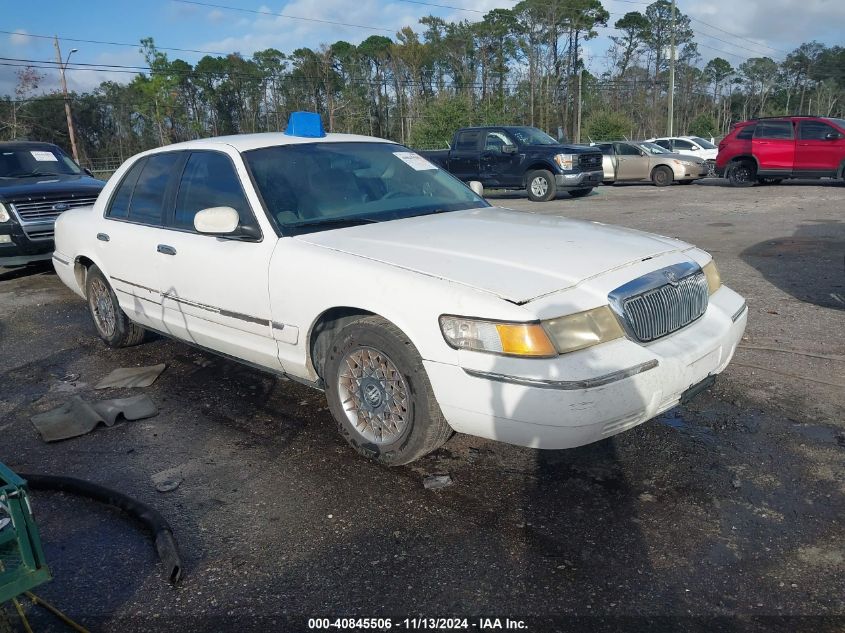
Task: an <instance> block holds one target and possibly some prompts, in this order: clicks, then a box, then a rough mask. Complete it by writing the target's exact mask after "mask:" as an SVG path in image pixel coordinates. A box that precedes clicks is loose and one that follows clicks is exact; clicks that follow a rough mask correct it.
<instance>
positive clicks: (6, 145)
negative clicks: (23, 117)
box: [0, 141, 58, 151]
mask: <svg viewBox="0 0 845 633" xmlns="http://www.w3.org/2000/svg"><path fill="white" fill-rule="evenodd" d="M57 147H58V146H57V145H54V144H53V143H45V142H43V141H3V142H0V150H6V151H11V150H16V149H18V150H21V149H22V150H33V149H56V148H57Z"/></svg>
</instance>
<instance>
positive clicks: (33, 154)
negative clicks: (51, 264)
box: [0, 141, 106, 266]
mask: <svg viewBox="0 0 845 633" xmlns="http://www.w3.org/2000/svg"><path fill="white" fill-rule="evenodd" d="M105 184H106V183H104V182H103V181H101V180H97V179H96V178H93V177H92V176H91V173H90V172H88V171H86V170H84V169H82V168H80V167H79V165H77V164H76V163H75V162H73V159H72V158H71V157H70V156H68V155H67V154H65V153H64V152H63V151H62V150H61V149H59V148H58V147H57V146H55V145H52V144H50V143H35V142H29V141H11V142H6V143H0V266H22V265H24V264H28V263H30V262H36V261H40V260H46V259H50V258H51V257H52V254H53V226H54V224H55V223H56V218H57V217H59V214H60V213H62V212H63V211H67V210H68V209H73V208H74V207H84V206H91V205H93V204H94V202H95V201H96V200H97V196H98V195H99V194H100V191H101V190H102V188H103V187H104V186H105Z"/></svg>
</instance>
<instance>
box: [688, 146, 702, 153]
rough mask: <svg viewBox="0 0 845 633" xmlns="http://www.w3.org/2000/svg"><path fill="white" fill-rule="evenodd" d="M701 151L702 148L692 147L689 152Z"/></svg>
mask: <svg viewBox="0 0 845 633" xmlns="http://www.w3.org/2000/svg"><path fill="white" fill-rule="evenodd" d="M700 149H701V148H700V147H690V148H689V151H691V152H697V151H698V150H700Z"/></svg>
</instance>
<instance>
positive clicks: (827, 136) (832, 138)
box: [824, 132, 842, 141]
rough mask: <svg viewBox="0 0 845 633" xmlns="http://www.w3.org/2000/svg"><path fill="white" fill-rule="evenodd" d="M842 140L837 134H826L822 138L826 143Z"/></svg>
mask: <svg viewBox="0 0 845 633" xmlns="http://www.w3.org/2000/svg"><path fill="white" fill-rule="evenodd" d="M841 138H842V135H841V134H840V133H839V132H828V133H827V134H825V136H824V140H826V141H838V140H839V139H841Z"/></svg>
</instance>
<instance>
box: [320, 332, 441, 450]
mask: <svg viewBox="0 0 845 633" xmlns="http://www.w3.org/2000/svg"><path fill="white" fill-rule="evenodd" d="M363 349H367V350H375V351H376V352H378V353H380V354H382V355H384V356H386V357H387V358H388V359H389V360H390V361H391V362H392V363H393V365H394V366H395V368H396V369H397V371H398V373H399V374H400V375H401V377H402V378H403V379H404V382H405V385H406V386H407V389H406V393H407V399H406V403H407V410H406V414H405V417H406V422H405V427H404V429H403V430H402V431H401V432H400V433H398V434H397V436H396V438H395V439H392V440H390V441H385V442H376V441H373V439H372V438H367V437H365V435H364V434H363V433H362V431H361V430H359V429H358V428H357V427H356V426H355V424H353V422H352V421H351V420H350V419H349V417H348V416H347V412H346V410H345V408H344V404H343V403H342V402H341V399H342V396H341V393H340V390H341V389H342V388H343V387H341V385H340V376H341V372H342V370H344V368H345V367H346V366H347V362H346V360H347V358H348V357H350V356H352V355H354V354H356V352H360V351H361V350H363ZM324 366H325V371H324V372H323V373H324V374H325V375H324V377H323V380H324V382H325V384H326V398H327V399H328V403H329V410H330V411H331V412H332V415H333V416H334V418H335V420H336V421H337V423H338V429H339V430H340V434H341V435H342V436H343V437H344V439H345V440H346V441H347V442H348V443H349V444H350V446H352V448H354V449H355V450H356V451H358V452H359V453H360V454H361V455H363V456H364V457H367V458H370V459H373V460H375V461H378V462H379V463H382V464H385V465H387V466H399V465H402V464H408V463H410V462H412V461H414V460H417V459H419V458H420V457H423V456H424V455H427V454H428V453H430V452H432V451H434V450H436V449H438V448H439V447H441V446H442V445H443V444H445V443H446V440H448V439H449V438H450V437H451V436H452V433H453V431H452V428H451V427H450V426H449V424H448V423H447V422H446V419H445V418H444V417H443V414H442V413H441V411H440V405H438V404H437V401H436V400H435V398H434V393H433V392H432V389H431V383H430V382H429V380H428V375H427V374H426V372H425V368H424V367H423V364H422V358H421V357H420V355H419V352H417V350H416V348H415V347H414V345H413V343H411V341H410V340H408V337H407V336H406V335H405V334H404V333H403V332H402V331H401V330H400V329H399V328H397V327H396V326H395V325H393V324H392V323H390V322H389V321H387V320H386V319H383V318H381V317H379V316H371V317H365V318H363V319H360V320H358V321H354V322H353V323H350V324H349V325H347V326H346V327H344V328H343V329H342V330H341V331H340V332H338V334H337V336H336V337H335V339H334V341H333V342H332V345H331V348H330V349H329V352H328V357H327V359H326V362H325V365H324ZM362 389H363V387H362ZM360 397H361V399H362V401H363V398H364V396H363V392H362V395H361V396H360Z"/></svg>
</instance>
